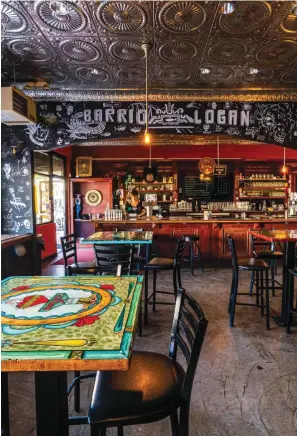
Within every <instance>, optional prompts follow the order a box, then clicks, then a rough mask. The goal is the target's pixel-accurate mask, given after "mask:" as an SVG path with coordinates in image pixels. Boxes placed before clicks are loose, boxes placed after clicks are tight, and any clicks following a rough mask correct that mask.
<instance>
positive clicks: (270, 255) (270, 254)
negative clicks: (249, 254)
mask: <svg viewBox="0 0 297 436" xmlns="http://www.w3.org/2000/svg"><path fill="white" fill-rule="evenodd" d="M253 256H254V257H256V258H257V259H268V260H271V259H272V260H273V259H282V258H283V253H282V252H281V251H272V250H261V251H257V252H256V251H253Z"/></svg>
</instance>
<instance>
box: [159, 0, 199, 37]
mask: <svg viewBox="0 0 297 436" xmlns="http://www.w3.org/2000/svg"><path fill="white" fill-rule="evenodd" d="M205 20H206V12H205V10H204V9H203V7H202V6H201V5H200V4H198V3H196V2H183V1H177V2H168V3H166V4H165V6H163V7H162V9H161V10H160V12H159V21H160V24H161V26H162V27H163V28H164V29H165V30H169V31H170V32H176V33H179V32H181V33H190V32H194V31H195V30H197V29H198V28H199V27H200V26H202V24H203V23H204V22H205Z"/></svg>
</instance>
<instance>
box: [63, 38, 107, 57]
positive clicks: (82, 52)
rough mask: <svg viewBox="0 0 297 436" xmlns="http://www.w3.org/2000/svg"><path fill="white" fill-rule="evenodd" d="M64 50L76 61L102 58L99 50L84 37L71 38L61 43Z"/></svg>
mask: <svg viewBox="0 0 297 436" xmlns="http://www.w3.org/2000/svg"><path fill="white" fill-rule="evenodd" d="M60 48H61V50H62V52H63V53H64V54H65V55H66V56H67V57H69V58H70V59H72V60H74V61H79V62H93V61H96V60H98V59H99V58H101V53H100V52H99V50H98V49H97V48H96V47H95V46H94V45H92V44H90V43H89V42H86V41H84V40H83V39H69V40H67V41H63V42H62V43H61V44H60Z"/></svg>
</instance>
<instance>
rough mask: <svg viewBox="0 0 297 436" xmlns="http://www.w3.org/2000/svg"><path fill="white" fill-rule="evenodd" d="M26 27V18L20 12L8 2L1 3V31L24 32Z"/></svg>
mask: <svg viewBox="0 0 297 436" xmlns="http://www.w3.org/2000/svg"><path fill="white" fill-rule="evenodd" d="M27 27H28V24H27V20H26V18H25V17H24V15H23V14H21V12H19V11H17V10H16V9H15V8H13V7H12V6H11V5H10V4H7V3H4V2H2V3H1V31H2V32H3V33H17V32H24V30H26V29H27Z"/></svg>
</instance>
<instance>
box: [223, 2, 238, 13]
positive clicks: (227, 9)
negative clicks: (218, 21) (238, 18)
mask: <svg viewBox="0 0 297 436" xmlns="http://www.w3.org/2000/svg"><path fill="white" fill-rule="evenodd" d="M234 10H235V4H234V2H224V3H223V4H222V6H220V9H219V11H220V13H221V14H223V15H229V14H232V12H234Z"/></svg>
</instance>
